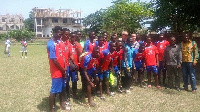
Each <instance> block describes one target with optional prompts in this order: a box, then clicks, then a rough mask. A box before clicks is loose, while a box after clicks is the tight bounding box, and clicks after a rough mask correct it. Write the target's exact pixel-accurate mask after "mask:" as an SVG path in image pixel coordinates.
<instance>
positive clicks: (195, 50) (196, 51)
mask: <svg viewBox="0 0 200 112" xmlns="http://www.w3.org/2000/svg"><path fill="white" fill-rule="evenodd" d="M193 43H194V44H193V51H194V63H197V61H198V59H199V53H198V52H199V50H198V46H197V43H196V42H195V41H193Z"/></svg>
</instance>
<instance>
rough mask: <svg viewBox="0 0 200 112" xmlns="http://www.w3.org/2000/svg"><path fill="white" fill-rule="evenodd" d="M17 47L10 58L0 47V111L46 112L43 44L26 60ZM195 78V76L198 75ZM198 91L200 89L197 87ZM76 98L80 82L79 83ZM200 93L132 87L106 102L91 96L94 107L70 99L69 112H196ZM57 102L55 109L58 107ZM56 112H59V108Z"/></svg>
mask: <svg viewBox="0 0 200 112" xmlns="http://www.w3.org/2000/svg"><path fill="white" fill-rule="evenodd" d="M20 50H21V46H20V45H18V44H17V45H12V46H11V57H7V56H6V55H4V54H3V51H4V45H0V54H1V55H0V88H1V89H0V90H1V91H0V112H40V111H43V112H46V111H48V110H49V106H48V96H49V91H50V86H51V78H50V72H49V64H48V58H47V53H46V45H30V46H28V58H27V59H22V58H21V53H20ZM198 75H199V74H198ZM197 87H198V88H200V86H199V85H198V86H197ZM78 88H79V95H81V94H82V93H81V91H80V81H79V85H78ZM199 93H200V91H199V90H197V94H192V93H191V92H186V91H183V90H182V91H181V92H177V91H176V90H169V89H164V88H163V89H162V90H157V89H156V88H155V87H153V88H150V89H149V88H146V89H143V88H140V87H138V86H134V88H133V90H131V93H130V94H125V93H123V94H116V95H115V96H114V97H108V96H106V101H102V100H100V98H99V97H96V96H95V97H94V100H95V103H96V104H97V106H96V107H95V108H91V107H89V106H87V104H86V102H87V99H84V98H82V99H80V100H73V99H71V104H72V106H71V109H72V110H71V111H72V112H77V111H81V112H93V111H95V112H133V111H141V112H149V111H158V112H160V111H161V112H162V111H163V112H164V111H167V112H168V111H169V112H174V111H179V112H182V111H191V112H199V111H200V95H199ZM58 101H59V100H58V99H57V102H56V105H57V106H56V108H57V109H58V108H59V103H58ZM57 111H58V112H60V111H62V110H60V109H58V110H57Z"/></svg>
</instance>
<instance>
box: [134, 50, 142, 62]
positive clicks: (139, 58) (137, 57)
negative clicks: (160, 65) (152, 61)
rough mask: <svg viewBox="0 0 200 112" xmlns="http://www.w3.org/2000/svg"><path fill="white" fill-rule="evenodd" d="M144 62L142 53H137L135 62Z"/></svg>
mask: <svg viewBox="0 0 200 112" xmlns="http://www.w3.org/2000/svg"><path fill="white" fill-rule="evenodd" d="M141 60H142V52H141V53H140V52H137V54H136V55H135V59H134V61H135V62H136V61H141Z"/></svg>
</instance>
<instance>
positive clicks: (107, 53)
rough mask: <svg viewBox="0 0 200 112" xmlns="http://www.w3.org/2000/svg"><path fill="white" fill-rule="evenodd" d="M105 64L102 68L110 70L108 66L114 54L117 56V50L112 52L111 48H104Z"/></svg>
mask: <svg viewBox="0 0 200 112" xmlns="http://www.w3.org/2000/svg"><path fill="white" fill-rule="evenodd" d="M102 54H103V57H101V58H103V65H102V70H108V66H109V64H110V61H111V60H112V59H113V57H114V56H116V52H113V53H110V51H109V49H106V50H103V51H102Z"/></svg>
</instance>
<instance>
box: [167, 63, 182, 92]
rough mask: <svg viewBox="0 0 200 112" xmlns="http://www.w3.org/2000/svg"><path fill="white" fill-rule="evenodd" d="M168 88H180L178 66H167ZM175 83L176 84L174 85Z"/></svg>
mask: <svg viewBox="0 0 200 112" xmlns="http://www.w3.org/2000/svg"><path fill="white" fill-rule="evenodd" d="M167 78H168V86H169V87H170V88H173V87H174V84H175V87H176V88H180V69H178V68H177V66H176V65H167ZM174 82H175V83H174Z"/></svg>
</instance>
